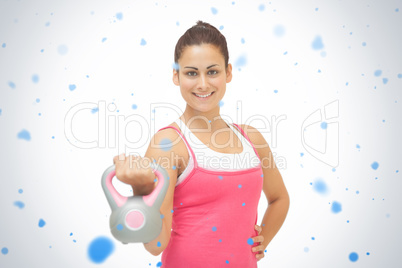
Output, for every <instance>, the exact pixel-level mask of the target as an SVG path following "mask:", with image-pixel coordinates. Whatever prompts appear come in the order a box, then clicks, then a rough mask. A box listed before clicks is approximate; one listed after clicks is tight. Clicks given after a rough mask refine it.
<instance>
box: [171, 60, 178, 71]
mask: <svg viewBox="0 0 402 268" xmlns="http://www.w3.org/2000/svg"><path fill="white" fill-rule="evenodd" d="M172 68H173V69H175V70H176V71H177V70H179V69H180V66H179V64H178V63H177V62H174V63H173V64H172Z"/></svg>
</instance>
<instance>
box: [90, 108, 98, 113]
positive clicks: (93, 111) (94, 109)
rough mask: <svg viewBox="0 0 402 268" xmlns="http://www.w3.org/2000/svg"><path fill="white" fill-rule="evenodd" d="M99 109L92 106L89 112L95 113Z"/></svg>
mask: <svg viewBox="0 0 402 268" xmlns="http://www.w3.org/2000/svg"><path fill="white" fill-rule="evenodd" d="M98 111H99V108H98V107H95V108H92V110H91V113H93V114H96V113H97V112H98Z"/></svg>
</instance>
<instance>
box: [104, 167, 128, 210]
mask: <svg viewBox="0 0 402 268" xmlns="http://www.w3.org/2000/svg"><path fill="white" fill-rule="evenodd" d="M115 175H116V171H115V170H113V171H111V172H110V173H109V174H108V175H107V177H106V187H107V188H108V189H109V193H110V194H111V195H112V197H113V199H114V201H115V202H116V205H117V206H118V207H121V206H123V205H124V204H125V203H126V201H127V197H126V196H122V195H120V194H119V193H118V192H117V191H116V189H115V188H114V187H113V184H112V179H113V177H114V176H115Z"/></svg>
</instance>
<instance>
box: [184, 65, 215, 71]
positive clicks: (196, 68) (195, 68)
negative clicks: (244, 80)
mask: <svg viewBox="0 0 402 268" xmlns="http://www.w3.org/2000/svg"><path fill="white" fill-rule="evenodd" d="M214 66H219V65H218V64H213V65H211V66H208V67H207V69H209V68H212V67H214ZM184 68H190V69H194V70H197V71H198V68H195V67H191V66H186V67H184Z"/></svg>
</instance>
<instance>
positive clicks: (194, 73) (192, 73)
mask: <svg viewBox="0 0 402 268" xmlns="http://www.w3.org/2000/svg"><path fill="white" fill-rule="evenodd" d="M187 75H188V76H196V75H197V73H196V72H188V73H187Z"/></svg>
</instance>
